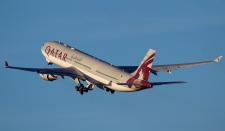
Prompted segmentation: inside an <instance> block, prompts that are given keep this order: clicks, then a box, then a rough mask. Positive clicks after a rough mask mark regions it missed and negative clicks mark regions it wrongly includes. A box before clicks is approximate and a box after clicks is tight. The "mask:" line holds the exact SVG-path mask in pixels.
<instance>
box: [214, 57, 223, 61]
mask: <svg viewBox="0 0 225 131" xmlns="http://www.w3.org/2000/svg"><path fill="white" fill-rule="evenodd" d="M222 59H223V56H219V57H217V58H216V59H214V62H217V63H218V62H220V61H221V60H222Z"/></svg>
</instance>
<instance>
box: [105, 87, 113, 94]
mask: <svg viewBox="0 0 225 131" xmlns="http://www.w3.org/2000/svg"><path fill="white" fill-rule="evenodd" d="M106 92H110V93H111V94H114V93H115V91H114V90H111V89H109V88H106Z"/></svg>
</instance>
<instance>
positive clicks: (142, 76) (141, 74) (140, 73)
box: [132, 49, 156, 81]
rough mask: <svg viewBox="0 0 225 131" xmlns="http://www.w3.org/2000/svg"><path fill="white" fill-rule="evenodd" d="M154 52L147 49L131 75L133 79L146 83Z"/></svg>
mask: <svg viewBox="0 0 225 131" xmlns="http://www.w3.org/2000/svg"><path fill="white" fill-rule="evenodd" d="M155 52H156V51H155V50H153V49H149V51H148V52H147V54H146V55H145V57H144V59H143V60H142V62H141V64H140V66H139V67H138V68H137V70H136V71H135V72H134V73H132V74H133V75H134V77H135V79H139V80H144V81H148V78H149V75H150V70H151V68H152V63H153V60H154V58H155Z"/></svg>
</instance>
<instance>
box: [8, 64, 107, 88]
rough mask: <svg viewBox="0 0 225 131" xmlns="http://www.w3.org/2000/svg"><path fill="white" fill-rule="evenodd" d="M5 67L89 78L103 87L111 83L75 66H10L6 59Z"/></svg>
mask: <svg viewBox="0 0 225 131" xmlns="http://www.w3.org/2000/svg"><path fill="white" fill-rule="evenodd" d="M5 68H9V69H16V70H22V71H28V72H36V73H38V74H51V75H53V76H54V75H58V76H61V77H64V76H68V77H71V78H73V79H74V78H79V79H81V80H87V81H89V82H91V83H92V84H94V85H96V86H97V87H99V88H101V89H102V88H103V87H104V86H108V85H110V82H109V83H101V82H99V81H97V80H95V79H93V78H91V77H90V76H88V75H86V74H84V73H82V72H81V71H79V70H77V69H76V68H73V67H70V68H24V67H15V66H10V65H9V64H8V62H7V61H5Z"/></svg>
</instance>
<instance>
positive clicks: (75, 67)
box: [5, 41, 223, 95]
mask: <svg viewBox="0 0 225 131" xmlns="http://www.w3.org/2000/svg"><path fill="white" fill-rule="evenodd" d="M41 52H42V54H43V55H44V57H45V59H46V61H47V63H48V65H52V64H55V65H58V66H60V68H24V67H16V66H11V65H9V64H8V62H7V61H5V68H8V69H16V70H22V71H29V72H36V73H38V74H39V75H40V77H41V78H42V79H43V80H46V81H55V80H57V79H59V78H63V79H64V77H70V78H72V80H73V81H74V82H75V83H76V86H75V90H76V91H78V92H79V93H80V94H81V95H83V94H84V93H87V92H89V91H91V90H93V89H94V88H95V87H98V88H100V89H103V90H106V91H107V92H110V93H111V94H114V93H115V91H117V92H136V91H141V90H145V89H150V88H153V87H155V86H160V85H171V84H182V83H186V82H184V81H172V82H150V81H149V77H150V75H151V74H153V75H157V74H158V72H168V73H172V71H174V70H177V69H179V68H186V67H194V66H200V65H206V64H212V63H218V62H220V61H221V59H222V58H223V56H219V57H217V58H216V59H214V60H210V61H201V62H194V63H184V64H168V65H153V61H154V58H155V55H156V51H155V50H153V49H149V50H148V52H147V54H146V55H145V57H144V59H143V60H142V62H141V64H140V65H139V66H115V65H112V64H110V63H107V62H105V61H103V60H101V59H98V58H96V57H94V56H92V55H89V54H87V53H85V52H83V51H81V50H78V49H76V48H74V47H71V46H69V45H67V44H65V43H63V42H60V41H48V42H46V43H44V45H43V46H42V47H41Z"/></svg>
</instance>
